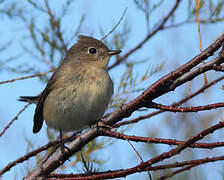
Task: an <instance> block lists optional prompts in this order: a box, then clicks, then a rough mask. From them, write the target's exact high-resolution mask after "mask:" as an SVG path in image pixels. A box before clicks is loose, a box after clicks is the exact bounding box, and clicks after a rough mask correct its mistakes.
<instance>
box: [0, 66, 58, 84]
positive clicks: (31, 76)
mask: <svg viewBox="0 0 224 180" xmlns="http://www.w3.org/2000/svg"><path fill="white" fill-rule="evenodd" d="M54 70H55V68H52V69H50V70H49V71H46V72H43V73H39V74H34V75H29V76H22V77H19V78H15V79H10V80H6V81H1V82H0V84H4V83H9V82H14V81H18V80H24V79H29V78H34V77H40V76H44V75H46V74H48V73H49V72H53V71H54Z"/></svg>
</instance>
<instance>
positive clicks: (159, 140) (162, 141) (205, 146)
mask: <svg viewBox="0 0 224 180" xmlns="http://www.w3.org/2000/svg"><path fill="white" fill-rule="evenodd" d="M100 135H101V136H107V137H113V138H117V139H122V140H129V141H134V142H144V143H156V144H167V145H175V146H179V145H181V144H183V143H185V142H186V141H179V140H176V139H163V138H150V137H139V136H128V135H124V134H123V136H121V134H120V133H116V132H113V131H110V130H106V129H100ZM223 146H224V142H215V143H194V144H191V145H190V146H189V147H191V148H203V149H213V148H218V147H223Z"/></svg>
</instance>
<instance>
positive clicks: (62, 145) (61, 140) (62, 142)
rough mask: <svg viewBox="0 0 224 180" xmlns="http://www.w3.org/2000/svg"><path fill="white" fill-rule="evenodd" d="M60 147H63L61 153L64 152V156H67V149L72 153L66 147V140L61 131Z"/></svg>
mask: <svg viewBox="0 0 224 180" xmlns="http://www.w3.org/2000/svg"><path fill="white" fill-rule="evenodd" d="M60 145H61V152H62V154H63V155H65V149H67V150H68V151H70V149H69V148H68V147H66V146H65V143H64V139H63V137H62V132H61V130H60Z"/></svg>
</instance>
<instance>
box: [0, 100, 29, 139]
mask: <svg viewBox="0 0 224 180" xmlns="http://www.w3.org/2000/svg"><path fill="white" fill-rule="evenodd" d="M30 104H31V103H28V104H26V105H25V106H24V107H23V108H22V109H21V110H20V111H19V112H18V113H17V114H16V116H15V117H14V118H13V119H12V120H11V121H10V122H9V123H8V125H7V126H5V127H4V129H3V130H2V132H1V133H0V137H1V136H2V135H3V134H4V133H5V132H6V130H7V129H8V128H9V127H10V126H11V125H12V123H13V122H14V121H15V120H17V119H18V117H19V115H20V114H21V113H22V112H23V111H25V109H26V108H27V107H28V106H29V105H30Z"/></svg>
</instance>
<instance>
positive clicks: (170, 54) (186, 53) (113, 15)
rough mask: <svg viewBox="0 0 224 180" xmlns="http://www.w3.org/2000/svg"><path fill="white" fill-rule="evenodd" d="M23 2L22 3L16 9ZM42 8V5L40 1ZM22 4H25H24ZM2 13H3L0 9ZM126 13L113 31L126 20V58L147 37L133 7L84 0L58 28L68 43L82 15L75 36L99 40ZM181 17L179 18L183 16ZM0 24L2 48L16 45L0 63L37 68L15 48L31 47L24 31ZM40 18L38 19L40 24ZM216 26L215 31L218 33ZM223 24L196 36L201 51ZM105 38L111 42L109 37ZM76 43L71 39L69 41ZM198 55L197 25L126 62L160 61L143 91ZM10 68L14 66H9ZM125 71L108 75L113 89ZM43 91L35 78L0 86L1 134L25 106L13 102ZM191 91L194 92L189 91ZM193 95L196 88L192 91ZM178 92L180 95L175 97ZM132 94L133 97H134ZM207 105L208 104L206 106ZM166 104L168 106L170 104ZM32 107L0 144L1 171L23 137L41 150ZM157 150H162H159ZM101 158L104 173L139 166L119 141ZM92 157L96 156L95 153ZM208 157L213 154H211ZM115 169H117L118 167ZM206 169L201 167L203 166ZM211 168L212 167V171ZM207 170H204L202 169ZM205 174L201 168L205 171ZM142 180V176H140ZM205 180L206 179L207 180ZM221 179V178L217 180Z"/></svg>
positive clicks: (143, 131) (143, 128)
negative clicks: (14, 57) (159, 68)
mask: <svg viewBox="0 0 224 180" xmlns="http://www.w3.org/2000/svg"><path fill="white" fill-rule="evenodd" d="M24 2H25V1H21V6H22V4H23V3H24ZM41 2H42V1H41ZM170 2H171V1H169V3H165V4H164V6H163V7H164V8H163V9H162V10H158V12H156V14H155V15H154V16H152V17H151V18H150V19H151V21H150V28H151V26H152V24H154V23H155V21H157V20H158V19H157V17H158V16H160V15H163V16H165V15H166V14H167V13H168V10H169V7H170V6H172V4H173V2H174V1H172V3H170ZM24 4H25V3H24ZM59 4H60V1H59V0H57V1H54V3H52V7H54V9H55V11H56V12H58V11H60V8H59ZM1 8H2V7H1ZM125 8H128V9H127V13H126V15H125V18H124V19H123V21H122V23H121V25H120V27H118V29H116V31H119V30H120V28H121V27H122V26H123V25H124V22H125V21H126V19H128V25H129V26H130V27H131V28H132V32H131V36H130V39H129V40H128V44H127V45H126V46H125V48H124V49H122V53H123V54H124V53H126V52H127V51H128V49H129V48H131V47H133V46H135V45H136V44H138V43H139V42H140V41H141V40H142V39H143V38H144V37H145V35H146V33H147V32H146V28H145V27H146V24H145V19H144V16H143V13H142V12H140V11H137V10H136V6H135V5H134V4H133V3H132V1H120V0H114V1H102V0H95V1H91V0H86V1H85V3H84V1H82V0H77V1H76V3H75V5H73V8H71V9H70V15H69V16H68V18H67V19H66V20H65V21H64V22H63V28H64V30H65V32H66V33H65V37H66V38H68V37H70V33H73V30H74V29H75V28H76V26H77V25H78V21H79V20H80V18H81V15H82V14H83V13H84V14H85V15H86V21H85V23H84V24H83V26H82V28H81V32H80V34H85V35H90V34H94V37H96V38H98V39H100V38H101V37H102V36H101V35H100V33H99V31H98V28H99V27H102V28H103V29H104V31H105V32H106V33H107V32H109V31H110V30H111V28H112V27H113V26H114V24H116V23H117V21H118V20H119V18H120V17H121V15H122V13H123V11H124V9H125ZM185 8H186V4H184V3H182V4H181V7H180V9H179V10H178V14H181V15H180V16H178V18H179V19H178V20H179V21H181V20H183V18H184V17H185V16H186V13H185ZM182 12H183V13H182ZM0 18H1V22H0V25H1V27H3V28H1V29H0V35H1V44H0V45H2V44H4V43H6V42H8V41H9V40H11V39H14V42H15V44H14V45H12V47H11V48H10V49H9V50H8V51H6V52H5V53H3V54H1V58H0V60H1V59H4V58H5V57H8V55H9V54H12V55H21V58H18V60H17V61H16V62H14V63H15V64H20V63H21V62H30V63H34V64H36V65H38V63H37V62H35V61H33V60H32V57H30V56H28V55H26V54H21V53H22V49H21V47H20V44H21V42H23V43H26V45H27V46H31V47H32V44H29V43H30V42H28V41H26V40H25V39H22V37H23V36H24V35H26V33H27V32H26V31H24V25H23V24H22V23H21V21H19V20H16V19H15V20H14V21H10V20H9V19H7V17H0ZM36 18H37V19H38V22H39V23H40V25H42V26H44V25H45V19H44V17H41V16H40V17H38V16H37V17H36ZM42 18H43V19H42ZM217 26H218V27H219V28H217ZM223 27H224V25H223V23H218V24H216V25H210V26H207V25H201V32H202V43H203V49H204V48H206V47H207V46H208V45H209V44H210V43H211V42H212V41H213V40H214V39H215V38H216V37H217V36H218V35H219V34H220V33H221V32H222V31H223ZM109 38H110V37H109ZM73 42H75V38H74V40H73ZM197 53H199V41H198V33H197V26H196V24H189V25H185V26H183V27H180V28H176V29H175V30H173V29H169V30H165V31H161V32H159V33H158V34H157V35H156V36H155V37H153V38H152V40H150V41H149V42H148V43H147V44H146V45H144V46H143V48H142V49H141V50H140V51H138V52H136V53H135V54H134V55H133V56H132V57H131V58H130V60H135V61H136V60H138V59H142V58H147V59H148V63H147V65H149V64H154V65H156V64H160V63H161V62H163V61H165V66H164V69H163V71H162V72H160V73H157V74H155V75H154V76H152V77H151V78H150V80H148V81H147V82H145V83H144V84H143V86H145V87H147V86H149V85H150V84H152V83H153V82H154V81H155V80H157V79H158V78H160V77H162V75H165V74H167V73H168V72H169V70H170V69H174V68H175V67H178V66H180V65H182V64H184V63H185V62H186V61H187V60H190V59H191V58H192V57H193V56H195V55H196V54H197ZM111 61H112V62H113V61H114V59H112V60H111ZM11 65H13V63H11ZM137 67H138V68H137V69H135V73H140V74H141V72H142V69H144V68H145V67H146V65H145V64H144V65H139V66H137ZM41 69H42V71H43V72H44V71H46V70H47V68H46V66H43V67H41ZM123 70H124V67H122V66H121V67H119V68H116V69H113V70H112V71H110V74H111V76H112V77H113V79H115V82H114V83H115V87H116V86H117V84H118V82H119V78H120V75H121V73H122V72H123ZM20 76H21V75H19V74H15V73H9V72H6V71H4V70H3V71H1V72H0V81H3V80H8V79H13V78H17V77H20ZM44 87H45V85H44V84H43V83H42V82H40V81H39V80H38V79H37V78H32V79H27V80H23V81H16V82H13V83H7V84H2V85H0V91H1V102H2V103H0V113H1V117H0V129H3V127H5V126H6V125H7V124H8V122H9V121H10V120H11V119H12V118H13V117H14V116H15V114H16V113H17V112H18V111H19V110H20V109H21V108H22V107H23V106H24V103H21V102H18V101H17V99H18V97H19V96H21V95H36V94H39V93H40V92H41V91H42V90H43V88H44ZM186 87H187V86H184V87H182V90H183V89H186ZM219 87H220V84H219V85H217V86H216V91H215V92H211V94H209V97H208V96H206V98H204V99H203V100H200V101H199V102H201V103H205V104H207V103H209V102H213V103H214V102H216V101H220V100H223V91H221V89H220V88H219ZM193 88H195V87H193ZM195 89H196V88H195ZM180 90H181V88H180V89H179V91H180ZM136 95H137V94H135V95H134V96H136ZM181 95H182V94H178V93H176V94H175V95H174V94H168V95H167V96H166V98H163V97H162V98H160V99H159V100H161V101H162V102H165V103H166V104H169V102H170V100H168V99H169V98H173V97H177V99H178V98H179V99H180V97H181ZM210 99H212V100H211V101H210ZM170 103H171V102H170ZM34 109H35V105H31V106H30V107H29V108H28V109H27V110H26V111H25V112H24V113H23V114H22V115H21V116H19V119H18V120H17V121H16V122H15V123H13V125H12V126H11V128H10V129H9V130H8V131H7V132H6V133H5V134H4V135H3V136H2V137H1V138H0V146H1V149H0V155H1V162H0V169H1V168H2V167H4V166H5V165H6V164H8V163H9V162H11V161H13V160H15V159H17V158H18V157H20V156H22V155H24V154H26V151H27V147H26V145H27V143H26V141H25V137H26V138H28V139H31V141H32V143H33V144H34V145H36V146H37V145H41V144H45V143H47V138H46V134H45V132H46V131H45V130H44V129H45V127H46V126H45V125H44V128H43V129H42V130H41V132H40V133H38V134H33V133H32V125H33V122H32V118H33V113H34ZM218 112H220V117H218V118H221V116H223V112H222V111H218ZM137 114H139V113H135V114H134V115H133V116H132V118H133V117H135V116H137ZM162 117H164V116H162V115H160V116H158V117H155V118H154V119H153V121H152V120H149V121H147V123H146V121H143V122H140V123H138V125H137V126H134V128H130V129H129V130H128V134H131V135H132V134H134V135H141V136H143V135H147V134H148V132H147V129H148V130H150V128H158V127H159V125H160V123H161V122H162V121H161V118H162ZM196 117H197V116H193V118H196ZM160 128H162V129H164V133H163V134H161V136H164V137H167V135H168V134H169V135H171V136H169V137H170V138H171V137H172V133H171V132H172V130H170V129H166V127H165V126H164V127H160ZM135 146H136V148H137V149H139V151H141V148H142V147H141V146H139V144H135ZM161 147H162V146H161ZM127 151H128V156H125V157H124V156H123V154H122V153H123V152H127ZM111 152H117V153H116V154H117V157H116V158H119V159H120V162H119V163H117V161H115V160H114V158H113V157H111ZM103 153H104V154H105V159H107V160H108V163H106V164H105V168H104V169H105V170H107V169H117V168H127V164H126V162H128V163H129V164H128V167H131V166H132V165H136V164H137V163H139V161H138V160H137V158H136V154H135V153H134V152H133V150H132V149H131V148H130V146H129V145H128V143H126V142H123V141H118V142H116V143H115V145H113V146H111V147H108V148H107V149H106V150H104V151H103ZM96 155H99V154H97V153H96ZM210 155H211V156H212V155H214V154H212V153H211V154H210ZM130 158H133V159H134V160H133V161H130ZM145 159H148V157H147V156H145ZM118 166H119V167H118ZM205 166H206V165H205ZM211 166H212V167H214V166H215V165H214V164H213V165H211ZM207 167H208V166H207ZM21 169H22V166H21V165H20V168H18V167H16V168H13V169H12V170H11V171H10V172H8V173H6V174H5V175H4V176H3V179H9V178H10V179H11V178H12V177H14V174H15V172H16V174H17V175H18V177H20V175H21ZM205 169H206V167H205ZM142 176H144V174H142ZM135 177H136V175H135V176H130V177H129V178H130V179H134V178H135ZM208 178H209V175H208ZM220 178H221V175H220Z"/></svg>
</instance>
